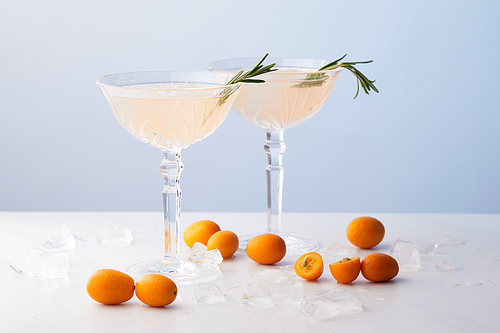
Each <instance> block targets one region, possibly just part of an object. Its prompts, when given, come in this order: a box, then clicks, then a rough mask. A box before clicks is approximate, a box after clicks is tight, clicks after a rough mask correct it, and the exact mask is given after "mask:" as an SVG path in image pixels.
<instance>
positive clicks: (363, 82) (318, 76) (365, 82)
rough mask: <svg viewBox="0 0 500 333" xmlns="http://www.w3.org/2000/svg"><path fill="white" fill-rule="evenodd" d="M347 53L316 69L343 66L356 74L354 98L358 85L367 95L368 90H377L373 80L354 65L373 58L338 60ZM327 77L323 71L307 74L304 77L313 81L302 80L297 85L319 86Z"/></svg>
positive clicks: (366, 62)
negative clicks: (354, 60)
mask: <svg viewBox="0 0 500 333" xmlns="http://www.w3.org/2000/svg"><path fill="white" fill-rule="evenodd" d="M346 55H347V54H344V56H342V57H341V58H339V59H337V60H335V61H332V62H331V63H329V64H327V65H325V66H323V67H321V68H320V69H318V71H329V70H332V69H335V68H338V67H343V68H345V69H347V70H348V71H350V72H351V73H352V74H354V76H356V79H357V82H356V83H357V90H356V95H354V98H356V97H358V94H359V86H361V88H363V90H364V92H365V93H366V94H367V95H369V94H370V90H372V89H373V90H374V91H375V92H378V89H377V87H375V85H374V84H373V83H374V82H375V80H373V81H372V80H370V79H368V78H367V77H366V76H365V75H364V74H363V73H361V72H360V71H359V70H358V69H357V68H356V67H354V66H355V65H358V64H369V63H371V62H373V60H368V61H356V62H340V61H341V60H342V59H344V58H345V57H346ZM327 79H328V76H327V75H326V74H325V73H313V74H308V75H307V77H306V80H311V81H313V82H302V83H300V84H299V86H304V87H310V86H320V85H322V84H323V83H324V82H325V81H326V80H327Z"/></svg>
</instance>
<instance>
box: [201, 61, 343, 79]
mask: <svg viewBox="0 0 500 333" xmlns="http://www.w3.org/2000/svg"><path fill="white" fill-rule="evenodd" d="M250 59H252V60H255V61H256V62H257V61H259V58H258V57H240V58H227V59H220V60H215V61H212V62H209V63H208V64H207V68H208V69H209V70H211V71H216V72H223V73H234V72H235V73H238V71H239V70H241V69H243V68H240V69H231V70H229V69H219V68H215V67H213V66H212V65H213V64H215V63H219V62H220V63H222V62H227V61H235V60H250ZM278 59H286V60H293V61H318V62H320V61H322V62H324V63H325V65H326V64H328V61H327V60H324V59H316V58H289V57H268V58H266V60H268V61H269V62H270V63H273V62H275V61H274V60H278ZM277 66H278V65H276V67H277ZM305 69H308V68H307V67H306V68H305ZM342 70H343V68H342V67H337V68H334V69H325V70H321V71H320V70H312V71H304V72H280V71H279V69H278V70H277V71H273V72H270V73H267V74H270V75H282V76H289V75H299V74H302V75H304V74H305V75H309V74H316V73H333V72H336V71H342Z"/></svg>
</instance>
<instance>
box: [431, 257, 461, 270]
mask: <svg viewBox="0 0 500 333" xmlns="http://www.w3.org/2000/svg"><path fill="white" fill-rule="evenodd" d="M436 268H437V269H439V270H440V271H443V272H450V271H456V270H458V267H457V266H456V265H455V264H454V263H453V262H452V261H450V260H447V259H445V258H443V257H439V258H437V259H436Z"/></svg>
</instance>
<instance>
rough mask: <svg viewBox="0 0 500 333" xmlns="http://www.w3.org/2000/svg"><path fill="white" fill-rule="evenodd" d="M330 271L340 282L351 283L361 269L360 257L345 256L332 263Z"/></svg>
mask: <svg viewBox="0 0 500 333" xmlns="http://www.w3.org/2000/svg"><path fill="white" fill-rule="evenodd" d="M329 267H330V272H331V273H332V276H333V277H334V278H335V280H337V282H338V283H346V284H347V283H351V282H353V281H354V280H356V279H357V278H358V276H359V272H360V271H361V261H360V260H359V257H354V258H344V259H342V260H339V261H337V262H336V263H333V264H330V266H329Z"/></svg>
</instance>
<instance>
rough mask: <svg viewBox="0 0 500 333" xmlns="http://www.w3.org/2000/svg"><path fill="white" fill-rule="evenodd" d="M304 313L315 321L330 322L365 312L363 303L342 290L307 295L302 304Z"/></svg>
mask: <svg viewBox="0 0 500 333" xmlns="http://www.w3.org/2000/svg"><path fill="white" fill-rule="evenodd" d="M302 311H303V312H304V313H305V314H306V315H308V316H309V317H311V318H313V319H319V320H329V319H333V318H340V317H342V316H347V315H350V314H355V313H359V312H362V311H363V308H362V307H361V302H360V301H359V300H358V299H357V298H356V297H354V296H353V295H351V294H348V293H347V292H345V291H343V290H341V289H334V290H323V291H318V292H313V293H311V294H309V295H307V296H306V297H305V298H304V301H303V302H302Z"/></svg>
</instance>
